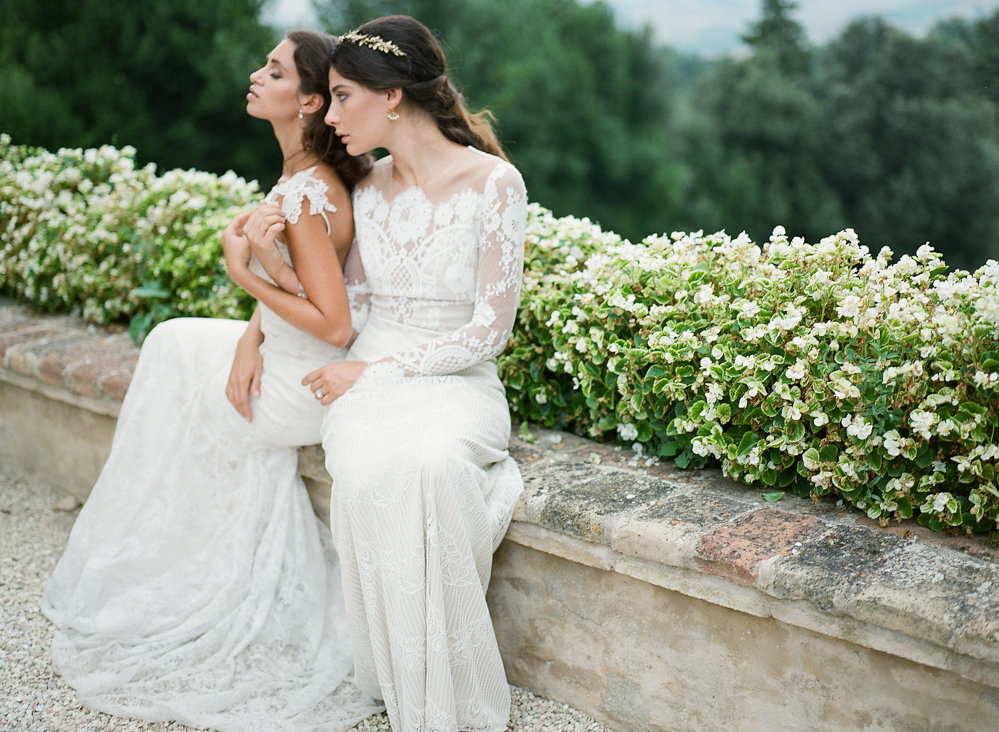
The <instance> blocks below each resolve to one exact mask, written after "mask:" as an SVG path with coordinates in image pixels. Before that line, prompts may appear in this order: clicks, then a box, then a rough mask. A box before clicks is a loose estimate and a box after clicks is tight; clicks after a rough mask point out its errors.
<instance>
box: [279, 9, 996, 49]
mask: <svg viewBox="0 0 999 732" xmlns="http://www.w3.org/2000/svg"><path fill="white" fill-rule="evenodd" d="M496 2H502V0H496ZM604 2H606V3H607V4H608V5H610V6H611V7H612V8H614V10H615V14H616V15H617V18H618V21H619V23H620V24H621V25H623V26H639V25H642V24H643V23H649V24H650V25H651V26H652V28H653V30H654V32H655V34H656V39H657V40H659V41H660V42H662V43H664V44H667V45H670V46H673V47H674V48H677V49H680V50H683V51H690V52H695V53H700V54H702V55H705V56H713V55H717V54H719V53H726V52H728V51H732V50H736V49H737V48H738V47H739V46H740V45H741V41H740V40H739V37H740V35H742V33H744V32H745V31H746V29H747V28H748V26H749V24H750V23H752V22H753V21H755V20H757V19H758V18H759V14H760V6H761V2H760V1H759V0H604ZM797 3H798V9H797V11H796V15H795V17H797V19H798V20H799V21H800V22H801V23H802V25H804V26H805V30H806V32H807V33H808V36H809V38H810V39H811V40H812V41H813V42H815V43H820V44H821V43H825V42H826V41H828V40H830V39H831V38H832V37H834V36H836V35H837V34H838V33H839V31H840V30H842V28H843V26H844V25H846V24H847V23H848V22H849V21H850V20H852V19H854V18H857V17H861V16H865V15H880V16H881V17H883V18H885V19H886V20H887V21H888V22H889V23H890V24H891V25H894V26H896V27H898V28H902V29H903V30H906V31H908V32H910V33H912V34H914V35H922V34H923V33H925V32H926V30H928V29H929V28H930V26H932V25H933V24H934V23H936V22H937V21H939V20H943V19H944V18H953V17H961V18H968V19H975V18H980V17H985V16H989V15H992V14H993V13H994V12H995V11H996V10H999V0H992V1H987V0H797ZM272 7H273V11H272V17H273V18H274V20H275V22H276V23H278V24H279V25H296V24H302V25H309V24H310V23H311V22H312V20H313V16H312V13H311V9H310V8H311V3H310V0H272Z"/></svg>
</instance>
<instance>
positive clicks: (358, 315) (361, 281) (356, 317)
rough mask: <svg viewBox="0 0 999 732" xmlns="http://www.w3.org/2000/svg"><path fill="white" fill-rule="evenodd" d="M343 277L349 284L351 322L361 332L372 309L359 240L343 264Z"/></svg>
mask: <svg viewBox="0 0 999 732" xmlns="http://www.w3.org/2000/svg"><path fill="white" fill-rule="evenodd" d="M343 278H344V282H345V284H346V285H347V300H348V302H349V303H350V322H351V325H353V326H354V332H355V333H358V332H360V330H361V328H363V327H364V323H365V322H366V321H367V319H368V310H370V309H371V290H370V289H369V287H368V280H367V278H366V277H365V274H364V267H363V266H362V264H361V256H360V255H359V254H358V253H357V242H354V243H353V244H351V246H350V251H349V252H347V260H346V261H345V262H344V264H343Z"/></svg>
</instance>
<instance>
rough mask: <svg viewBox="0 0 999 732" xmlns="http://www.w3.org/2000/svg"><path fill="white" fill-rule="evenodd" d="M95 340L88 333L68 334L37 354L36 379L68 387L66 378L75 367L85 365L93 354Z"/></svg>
mask: <svg viewBox="0 0 999 732" xmlns="http://www.w3.org/2000/svg"><path fill="white" fill-rule="evenodd" d="M95 345H96V343H95V339H94V337H93V336H91V335H90V334H89V333H87V332H85V331H83V332H70V333H68V334H67V336H66V337H65V338H64V339H62V340H59V341H57V342H55V343H51V344H49V345H48V347H47V348H46V349H45V350H44V353H42V352H39V354H38V355H39V360H38V365H37V372H38V378H39V379H40V380H41V381H44V382H46V383H48V384H56V385H58V386H68V384H67V381H66V376H67V375H68V373H69V372H70V371H71V370H72V369H73V368H74V367H77V366H80V365H81V364H85V363H87V362H88V361H89V360H90V359H91V358H92V355H93V353H94V351H95V350H96V349H95Z"/></svg>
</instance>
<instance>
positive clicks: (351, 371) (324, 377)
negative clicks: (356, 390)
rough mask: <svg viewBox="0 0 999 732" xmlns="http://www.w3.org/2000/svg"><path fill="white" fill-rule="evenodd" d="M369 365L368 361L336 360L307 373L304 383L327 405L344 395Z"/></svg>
mask: <svg viewBox="0 0 999 732" xmlns="http://www.w3.org/2000/svg"><path fill="white" fill-rule="evenodd" d="M367 367H368V364H367V362H366V361H336V362H334V363H329V364H326V365H325V366H323V367H322V368H319V369H316V370H315V371H313V372H311V373H309V374H306V375H305V378H304V379H302V383H303V384H304V385H305V386H307V387H309V388H310V389H312V393H313V394H314V395H315V397H316V399H318V400H319V401H320V402H322V404H323V406H326V405H327V404H332V403H333V401H334V400H335V399H339V398H340V397H342V396H343V395H344V394H345V393H346V392H347V390H348V389H350V387H352V386H353V385H354V382H355V381H357V380H358V379H359V378H360V376H361V374H362V373H364V369H366V368H367Z"/></svg>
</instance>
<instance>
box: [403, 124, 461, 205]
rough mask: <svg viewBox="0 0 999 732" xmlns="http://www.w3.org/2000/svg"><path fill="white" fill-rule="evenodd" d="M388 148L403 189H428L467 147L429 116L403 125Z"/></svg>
mask: <svg viewBox="0 0 999 732" xmlns="http://www.w3.org/2000/svg"><path fill="white" fill-rule="evenodd" d="M394 137H395V139H394V140H392V141H391V142H390V143H389V145H388V146H387V149H388V151H389V153H390V154H391V155H392V179H393V180H394V181H395V184H396V185H397V186H398V187H399V188H409V187H411V186H416V187H418V188H426V187H427V186H428V185H430V184H431V183H433V182H434V181H436V180H437V179H439V178H440V177H441V176H442V175H443V174H444V173H446V172H447V170H448V169H449V168H451V167H452V166H453V165H454V163H455V162H457V161H458V160H459V159H460V158H461V154H462V153H463V152H464V150H465V148H464V147H462V146H461V145H459V144H458V143H456V142H453V141H451V140H449V139H448V138H446V137H445V136H444V134H443V133H442V132H441V131H440V128H439V127H437V122H436V121H435V120H434V119H433V118H432V117H430V116H429V115H426V116H423V117H420V118H417V119H413V120H411V121H410V122H408V124H406V126H405V127H402V126H400V129H399V130H398V133H397V134H396V135H395V136H394Z"/></svg>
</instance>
